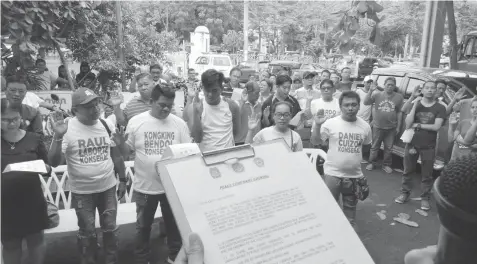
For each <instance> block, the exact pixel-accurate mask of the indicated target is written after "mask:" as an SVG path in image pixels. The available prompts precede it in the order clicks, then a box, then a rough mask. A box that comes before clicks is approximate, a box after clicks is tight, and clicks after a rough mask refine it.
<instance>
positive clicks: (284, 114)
mask: <svg viewBox="0 0 477 264" xmlns="http://www.w3.org/2000/svg"><path fill="white" fill-rule="evenodd" d="M274 116H275V117H276V118H290V117H291V114H290V113H275V114H274Z"/></svg>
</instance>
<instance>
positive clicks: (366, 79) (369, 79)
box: [363, 75, 373, 82]
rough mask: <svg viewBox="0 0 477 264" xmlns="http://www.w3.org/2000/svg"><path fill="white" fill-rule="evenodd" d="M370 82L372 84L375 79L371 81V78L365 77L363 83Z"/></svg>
mask: <svg viewBox="0 0 477 264" xmlns="http://www.w3.org/2000/svg"><path fill="white" fill-rule="evenodd" d="M369 81H371V82H372V81H373V79H371V76H369V75H368V76H366V77H364V81H363V82H369Z"/></svg>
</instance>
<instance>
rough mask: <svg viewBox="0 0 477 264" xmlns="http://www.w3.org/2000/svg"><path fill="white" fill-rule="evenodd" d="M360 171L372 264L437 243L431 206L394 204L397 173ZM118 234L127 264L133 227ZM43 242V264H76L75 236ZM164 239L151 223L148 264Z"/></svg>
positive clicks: (159, 257)
mask: <svg viewBox="0 0 477 264" xmlns="http://www.w3.org/2000/svg"><path fill="white" fill-rule="evenodd" d="M363 171H364V172H365V174H366V176H367V177H368V182H369V184H370V188H371V193H370V196H369V197H368V199H366V200H365V201H364V202H360V203H359V204H358V211H357V226H358V235H359V237H360V238H361V240H362V241H363V243H364V245H365V247H366V248H367V250H368V252H369V253H370V255H371V256H372V258H373V259H374V261H375V263H376V264H402V263H403V258H404V255H405V254H406V252H408V251H409V250H411V249H415V248H423V247H426V246H428V245H433V244H436V243H437V235H438V232H439V220H438V219H437V215H436V210H435V204H434V203H431V206H432V208H431V210H430V211H429V215H428V216H427V217H424V216H421V215H419V214H418V213H416V212H415V210H416V209H418V208H419V207H420V202H419V201H416V200H411V201H410V202H409V203H407V204H404V205H400V204H396V203H394V198H395V197H397V196H398V195H399V188H400V184H401V175H400V173H398V172H394V173H392V174H386V173H385V172H383V171H382V170H381V169H376V170H374V171H371V172H369V171H366V170H365V169H364V166H363ZM414 180H415V181H414V183H415V185H414V187H415V188H414V190H416V191H415V192H414V193H413V195H412V196H411V197H418V196H419V191H418V190H419V181H420V178H419V176H418V175H416V177H415V178H414ZM382 210H385V211H386V213H385V215H386V216H387V218H386V219H385V220H381V219H380V218H379V217H378V215H377V214H376V213H377V212H380V211H382ZM399 213H407V214H409V215H410V216H411V218H410V220H412V221H415V222H417V223H418V224H419V227H417V228H416V227H410V226H406V225H403V224H400V223H397V222H395V221H393V220H392V218H393V217H396V216H397V215H398V214H399ZM119 232H120V233H119V241H120V242H119V248H120V251H119V263H120V264H131V263H133V251H134V234H135V225H134V224H128V225H123V226H121V227H120V231H119ZM98 234H100V232H99V231H98ZM46 240H47V255H46V259H45V264H70V263H71V264H76V263H80V261H79V255H78V252H77V248H76V233H74V232H72V233H64V234H54V235H47V237H46ZM164 240H165V239H164V237H163V236H161V234H160V231H159V224H157V223H156V224H154V225H153V229H152V234H151V249H152V252H151V262H150V263H151V264H163V263H165V262H164V261H165V259H166V257H167V247H166V246H165V243H164ZM99 241H101V239H99Z"/></svg>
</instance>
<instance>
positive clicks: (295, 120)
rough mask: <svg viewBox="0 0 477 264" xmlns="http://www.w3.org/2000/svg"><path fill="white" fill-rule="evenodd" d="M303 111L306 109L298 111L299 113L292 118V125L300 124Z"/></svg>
mask: <svg viewBox="0 0 477 264" xmlns="http://www.w3.org/2000/svg"><path fill="white" fill-rule="evenodd" d="M303 113H304V110H301V111H300V112H298V113H297V114H296V115H295V116H294V117H293V118H292V120H290V125H291V126H295V127H297V126H298V124H300V122H301V118H302V114H303Z"/></svg>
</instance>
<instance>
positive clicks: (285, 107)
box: [245, 101, 303, 152]
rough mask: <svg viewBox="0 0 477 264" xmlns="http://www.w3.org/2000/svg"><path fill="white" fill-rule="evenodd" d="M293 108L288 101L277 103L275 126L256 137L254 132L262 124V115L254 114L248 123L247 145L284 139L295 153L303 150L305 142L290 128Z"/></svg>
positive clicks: (274, 111) (261, 131) (274, 113)
mask: <svg viewBox="0 0 477 264" xmlns="http://www.w3.org/2000/svg"><path fill="white" fill-rule="evenodd" d="M292 108H293V106H292V104H290V103H289V102H286V101H280V102H277V103H275V104H274V105H273V107H272V114H273V119H274V121H275V124H274V125H273V126H271V127H267V128H264V129H262V130H260V131H259V132H258V133H257V134H256V135H255V136H254V137H253V131H254V130H255V128H256V127H257V126H258V125H259V123H260V114H257V113H255V114H252V116H250V117H249V121H248V133H247V137H246V139H245V143H246V144H250V143H254V144H256V143H262V142H265V141H270V140H274V139H278V138H283V139H284V140H285V142H286V143H287V144H288V146H289V147H290V149H291V150H292V151H293V152H296V151H301V150H303V142H302V141H301V137H300V135H299V134H298V133H297V132H295V131H293V130H291V129H290V127H289V124H290V120H291V119H292V112H293V111H292V110H293V109H292Z"/></svg>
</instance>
